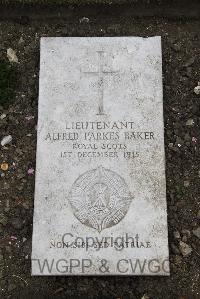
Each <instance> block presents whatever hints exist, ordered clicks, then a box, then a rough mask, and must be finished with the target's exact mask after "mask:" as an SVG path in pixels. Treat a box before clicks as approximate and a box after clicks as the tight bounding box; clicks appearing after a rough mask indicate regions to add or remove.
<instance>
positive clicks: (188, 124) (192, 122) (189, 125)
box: [186, 118, 194, 127]
mask: <svg viewBox="0 0 200 299" xmlns="http://www.w3.org/2000/svg"><path fill="white" fill-rule="evenodd" d="M186 126H187V127H193V126H194V120H193V119H192V118H190V119H188V120H187V121H186Z"/></svg>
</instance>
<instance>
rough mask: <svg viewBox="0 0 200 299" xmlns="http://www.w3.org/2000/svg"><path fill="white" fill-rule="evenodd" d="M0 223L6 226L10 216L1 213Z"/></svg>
mask: <svg viewBox="0 0 200 299" xmlns="http://www.w3.org/2000/svg"><path fill="white" fill-rule="evenodd" d="M0 223H1V224H2V225H3V226H5V225H6V224H7V223H8V217H7V216H5V215H4V214H3V213H1V214H0Z"/></svg>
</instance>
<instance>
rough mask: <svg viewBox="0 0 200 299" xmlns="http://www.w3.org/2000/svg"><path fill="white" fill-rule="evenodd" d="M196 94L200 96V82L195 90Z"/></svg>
mask: <svg viewBox="0 0 200 299" xmlns="http://www.w3.org/2000/svg"><path fill="white" fill-rule="evenodd" d="M194 93H196V94H197V95H200V82H198V85H197V86H196V87H195V88H194Z"/></svg>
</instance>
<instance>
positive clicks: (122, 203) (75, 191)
mask: <svg viewBox="0 0 200 299" xmlns="http://www.w3.org/2000/svg"><path fill="white" fill-rule="evenodd" d="M68 199H69V202H70V204H71V206H72V210H73V213H74V216H75V217H76V218H77V219H78V220H79V221H80V222H81V223H83V224H85V225H87V226H89V227H91V228H94V229H96V230H98V231H99V232H101V231H102V230H103V229H105V228H108V227H111V226H113V225H116V224H118V223H119V222H120V221H121V220H122V219H123V218H124V216H125V215H126V213H127V211H128V209H129V206H130V203H131V200H132V196H131V193H130V192H129V189H128V186H127V184H126V182H125V180H124V179H123V178H122V177H121V176H120V175H118V174H117V173H116V172H114V171H111V170H110V169H106V168H104V167H102V166H100V167H98V168H96V169H92V170H89V171H87V172H85V173H83V174H82V175H80V176H79V177H78V178H77V180H76V181H75V182H74V184H73V185H72V188H71V191H70V193H69V196H68Z"/></svg>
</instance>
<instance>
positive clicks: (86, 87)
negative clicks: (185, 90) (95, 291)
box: [32, 37, 169, 275]
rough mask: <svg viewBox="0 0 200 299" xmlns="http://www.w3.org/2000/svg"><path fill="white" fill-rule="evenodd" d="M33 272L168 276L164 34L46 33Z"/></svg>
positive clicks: (43, 55)
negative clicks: (49, 36)
mask: <svg viewBox="0 0 200 299" xmlns="http://www.w3.org/2000/svg"><path fill="white" fill-rule="evenodd" d="M38 110H39V115H38V141H37V167H36V186H35V206H34V227H33V247H32V274H33V275H169V263H168V237H167V213H166V191H165V157H164V133H163V131H164V130H163V94H162V58H161V39H160V37H151V38H140V37H91V38H90V37H89V38H86V37H81V38H80V37H66V38H60V37H59V38H42V39H41V61H40V88H39V108H38Z"/></svg>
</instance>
